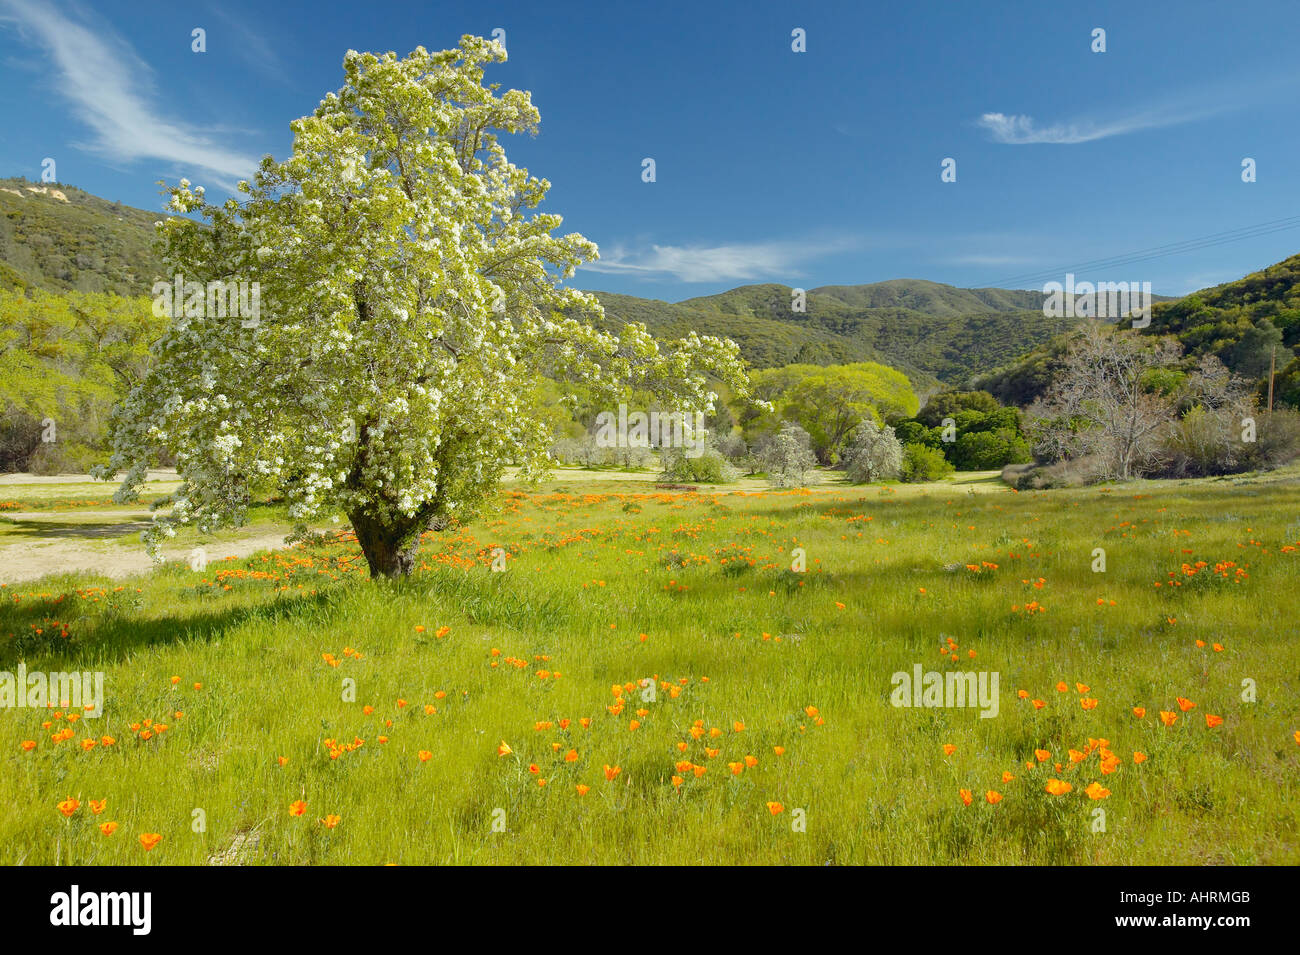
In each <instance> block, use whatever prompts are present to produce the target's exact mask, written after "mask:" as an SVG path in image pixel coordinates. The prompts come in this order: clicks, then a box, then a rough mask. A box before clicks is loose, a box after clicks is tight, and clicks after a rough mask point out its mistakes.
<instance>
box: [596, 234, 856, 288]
mask: <svg viewBox="0 0 1300 955" xmlns="http://www.w3.org/2000/svg"><path fill="white" fill-rule="evenodd" d="M859 247H860V243H859V241H858V240H856V239H852V238H845V239H832V240H815V241H806V242H791V241H780V242H739V243H733V244H726V245H689V246H684V245H651V246H649V247H648V248H644V249H639V250H629V249H627V248H625V247H623V246H616V247H614V248H613V249H611V250H609V251H604V252H602V253H601V256H600V258H599V259H598V260H597V261H595V262H591V263H588V264H587V265H584V266H583V268H584V269H586V270H587V271H589V272H605V273H609V274H614V275H633V276H642V277H644V278H652V277H657V276H664V275H671V276H673V277H675V278H676V279H678V280H679V281H682V282H717V281H723V280H741V281H753V280H754V279H762V278H772V277H780V278H783V279H788V278H795V277H798V275H799V274H800V272H799V266H800V264H801V263H803V262H807V261H810V260H813V259H816V258H819V257H821V256H823V255H830V254H834V253H837V252H847V251H850V250H853V249H856V248H859Z"/></svg>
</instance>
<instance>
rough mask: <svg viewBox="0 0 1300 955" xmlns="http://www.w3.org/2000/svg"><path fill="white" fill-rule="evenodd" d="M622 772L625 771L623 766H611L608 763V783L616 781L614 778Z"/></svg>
mask: <svg viewBox="0 0 1300 955" xmlns="http://www.w3.org/2000/svg"><path fill="white" fill-rule="evenodd" d="M622 771H623V767H622V766H611V765H609V763H606V764H605V779H606V780H607V781H609V782H612V781H613V780H614V777H615V776H617V775H618V774H619V773H621V772H622Z"/></svg>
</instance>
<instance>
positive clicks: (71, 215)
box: [0, 179, 1076, 389]
mask: <svg viewBox="0 0 1300 955" xmlns="http://www.w3.org/2000/svg"><path fill="white" fill-rule="evenodd" d="M160 215H161V214H160V213H154V212H147V211H145V210H142V209H134V208H131V207H130V206H124V205H122V204H120V203H115V202H110V201H108V200H105V199H101V198H99V197H97V196H93V195H90V194H89V193H87V192H84V191H82V190H80V189H77V188H75V187H72V186H64V185H50V186H46V185H43V184H39V183H33V182H30V181H28V180H26V179H5V180H0V288H18V289H25V290H34V289H45V290H49V291H60V292H66V291H80V292H112V293H116V294H119V295H128V296H129V295H143V294H147V293H148V291H149V288H150V286H151V285H152V284H153V281H154V279H155V278H156V277H157V275H158V274H160V272H161V268H160V265H159V263H158V260H157V259H156V257H155V256H154V253H153V252H152V241H153V223H154V222H155V221H156V220H157V219H158V218H159V217H160ZM595 294H596V295H597V296H598V297H599V298H600V301H601V303H602V304H603V305H604V307H605V309H606V312H607V317H606V325H607V326H608V327H610V328H611V329H613V328H617V327H618V326H619V325H620V324H621V323H623V322H627V321H634V322H642V323H644V324H645V325H646V326H647V327H648V328H649V329H650V330H651V331H652V332H653V333H654V334H656V335H658V336H659V337H662V338H677V337H680V336H682V335H685V334H686V333H688V332H690V331H697V332H699V333H700V334H707V335H718V336H722V337H726V338H730V339H732V340H734V341H735V342H736V343H737V344H738V345H739V346H740V349H741V353H742V354H743V355H744V357H745V359H746V360H747V361H748V362H749V364H750V365H751V366H753V367H755V368H774V367H779V366H782V365H787V364H794V363H799V364H816V365H829V364H851V363H855V362H863V361H875V362H879V363H882V364H887V365H891V366H893V367H895V368H898V369H900V370H902V371H903V372H905V373H906V374H907V375H908V376H909V377H911V378H912V380H913V383H914V384H915V385H916V386H917V387H918V388H921V389H929V388H932V387H934V386H936V385H937V384H939V383H941V382H942V383H946V384H959V383H962V382H965V381H966V380H967V379H969V378H970V377H971V376H973V375H978V374H981V373H987V372H990V371H992V370H993V369H996V368H998V367H1000V366H1005V365H1008V364H1010V363H1012V362H1014V361H1015V360H1016V359H1017V358H1019V357H1020V356H1021V355H1023V354H1025V353H1026V352H1029V351H1031V350H1032V349H1034V348H1036V347H1038V346H1040V345H1042V344H1044V343H1045V342H1048V341H1050V340H1051V339H1052V338H1053V337H1054V336H1056V335H1059V334H1060V333H1062V332H1064V331H1066V330H1067V329H1069V328H1070V327H1071V326H1072V325H1073V324H1074V322H1075V321H1076V320H1075V319H1052V318H1046V317H1044V316H1043V314H1042V302H1043V295H1042V293H1041V292H1035V291H1025V290H1008V289H987V288H986V289H960V288H955V287H953V286H951V285H942V284H940V283H937V282H927V281H921V280H918V279H896V280H893V281H888V282H875V283H871V284H868V285H833V286H825V287H822V288H815V289H811V290H809V291H808V292H807V296H806V309H805V311H802V312H795V311H793V309H792V307H791V289H790V288H789V287H788V286H784V285H775V284H763V285H746V286H742V287H740V288H735V289H732V290H730V291H728V292H722V293H720V294H717V295H708V296H703V297H699V298H690V299H687V300H685V301H683V302H678V303H676V304H674V303H670V302H663V301H657V300H654V299H644V298H638V297H635V296H631V295H619V294H615V293H612V292H597V293H595Z"/></svg>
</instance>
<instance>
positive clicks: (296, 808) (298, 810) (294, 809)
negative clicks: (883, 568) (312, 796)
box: [289, 799, 307, 816]
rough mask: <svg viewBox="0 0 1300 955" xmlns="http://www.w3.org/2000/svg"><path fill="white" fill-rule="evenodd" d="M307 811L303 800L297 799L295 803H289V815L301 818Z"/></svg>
mask: <svg viewBox="0 0 1300 955" xmlns="http://www.w3.org/2000/svg"><path fill="white" fill-rule="evenodd" d="M306 811H307V804H306V803H305V802H303V801H302V800H301V799H295V800H294V801H293V802H291V803H289V815H291V816H301V815H302V814H303V813H304V812H306Z"/></svg>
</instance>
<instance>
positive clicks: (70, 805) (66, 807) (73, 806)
mask: <svg viewBox="0 0 1300 955" xmlns="http://www.w3.org/2000/svg"><path fill="white" fill-rule="evenodd" d="M80 808H81V800H80V799H73V798H72V797H71V796H69V797H68V798H67V799H65V800H63V802H61V803H59V812H61V813H63V815H65V816H69V817H70V816H71V815H72V814H73V813H74V812H76V811H77V810H78V809H80Z"/></svg>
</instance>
